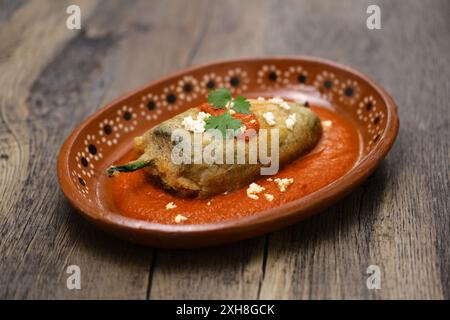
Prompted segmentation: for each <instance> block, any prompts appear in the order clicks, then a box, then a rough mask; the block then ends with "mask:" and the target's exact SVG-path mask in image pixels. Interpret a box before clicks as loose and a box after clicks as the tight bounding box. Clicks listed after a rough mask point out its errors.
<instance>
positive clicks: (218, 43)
mask: <svg viewBox="0 0 450 320" xmlns="http://www.w3.org/2000/svg"><path fill="white" fill-rule="evenodd" d="M196 4H197V5H198V7H197V10H196V11H198V12H202V15H201V16H199V17H198V18H199V19H200V20H204V21H207V24H206V25H205V26H204V30H203V31H202V34H203V37H202V39H200V40H201V41H200V43H199V47H198V51H197V52H196V54H195V55H194V56H193V60H192V62H193V63H194V64H196V63H204V62H207V61H212V60H217V59H223V58H230V57H238V56H249V55H250V56H252V55H253V56H256V55H259V54H260V52H261V50H262V46H263V39H264V30H265V28H266V25H265V21H264V17H265V16H266V14H267V13H268V9H269V6H268V2H267V1H245V2H242V1H236V0H233V1H220V2H219V1H215V2H208V3H207V4H206V3H202V4H201V5H200V3H199V2H196ZM236 8H239V10H236ZM248 12H252V14H251V15H250V14H248ZM264 244H265V238H264V237H259V238H256V239H252V240H249V241H244V242H240V243H237V244H233V245H231V246H227V247H221V248H212V249H201V250H186V251H173V250H158V252H157V254H156V258H155V265H154V271H153V278H152V282H151V291H150V298H151V299H256V298H257V297H258V291H259V288H260V281H261V279H262V265H263V256H264Z"/></svg>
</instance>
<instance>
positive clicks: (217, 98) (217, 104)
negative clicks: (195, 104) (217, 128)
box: [208, 88, 251, 114]
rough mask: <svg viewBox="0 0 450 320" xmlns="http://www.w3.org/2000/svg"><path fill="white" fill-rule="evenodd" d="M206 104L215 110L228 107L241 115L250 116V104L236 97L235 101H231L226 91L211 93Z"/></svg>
mask: <svg viewBox="0 0 450 320" xmlns="http://www.w3.org/2000/svg"><path fill="white" fill-rule="evenodd" d="M208 102H209V103H210V104H211V105H212V106H213V108H215V109H222V108H224V107H226V106H228V105H229V106H230V107H231V109H233V110H234V111H236V112H239V113H243V114H251V112H250V102H248V100H247V99H245V98H244V97H243V96H238V97H237V98H236V99H233V97H232V96H231V93H230V91H229V90H227V89H223V88H221V89H217V90H214V91H211V93H210V94H209V95H208Z"/></svg>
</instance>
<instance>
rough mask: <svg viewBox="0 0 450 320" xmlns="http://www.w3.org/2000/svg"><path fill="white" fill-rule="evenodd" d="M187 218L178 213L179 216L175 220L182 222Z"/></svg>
mask: <svg viewBox="0 0 450 320" xmlns="http://www.w3.org/2000/svg"><path fill="white" fill-rule="evenodd" d="M186 220H187V218H186V217H185V216H183V215H181V214H177V216H176V217H175V222H176V223H181V222H183V221H186Z"/></svg>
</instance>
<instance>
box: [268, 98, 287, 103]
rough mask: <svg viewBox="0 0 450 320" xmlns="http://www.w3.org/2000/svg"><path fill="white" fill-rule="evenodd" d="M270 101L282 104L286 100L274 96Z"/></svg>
mask: <svg viewBox="0 0 450 320" xmlns="http://www.w3.org/2000/svg"><path fill="white" fill-rule="evenodd" d="M269 102H270V103H275V104H280V103H282V102H284V100H283V99H282V98H280V97H273V98H271V99H269Z"/></svg>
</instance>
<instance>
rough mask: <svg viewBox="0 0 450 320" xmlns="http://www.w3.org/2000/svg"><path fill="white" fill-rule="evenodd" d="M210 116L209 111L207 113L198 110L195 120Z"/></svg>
mask: <svg viewBox="0 0 450 320" xmlns="http://www.w3.org/2000/svg"><path fill="white" fill-rule="evenodd" d="M210 116H211V114H209V113H207V112H203V111H200V112H199V113H198V114H197V120H206V119H208V118H209V117H210Z"/></svg>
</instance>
